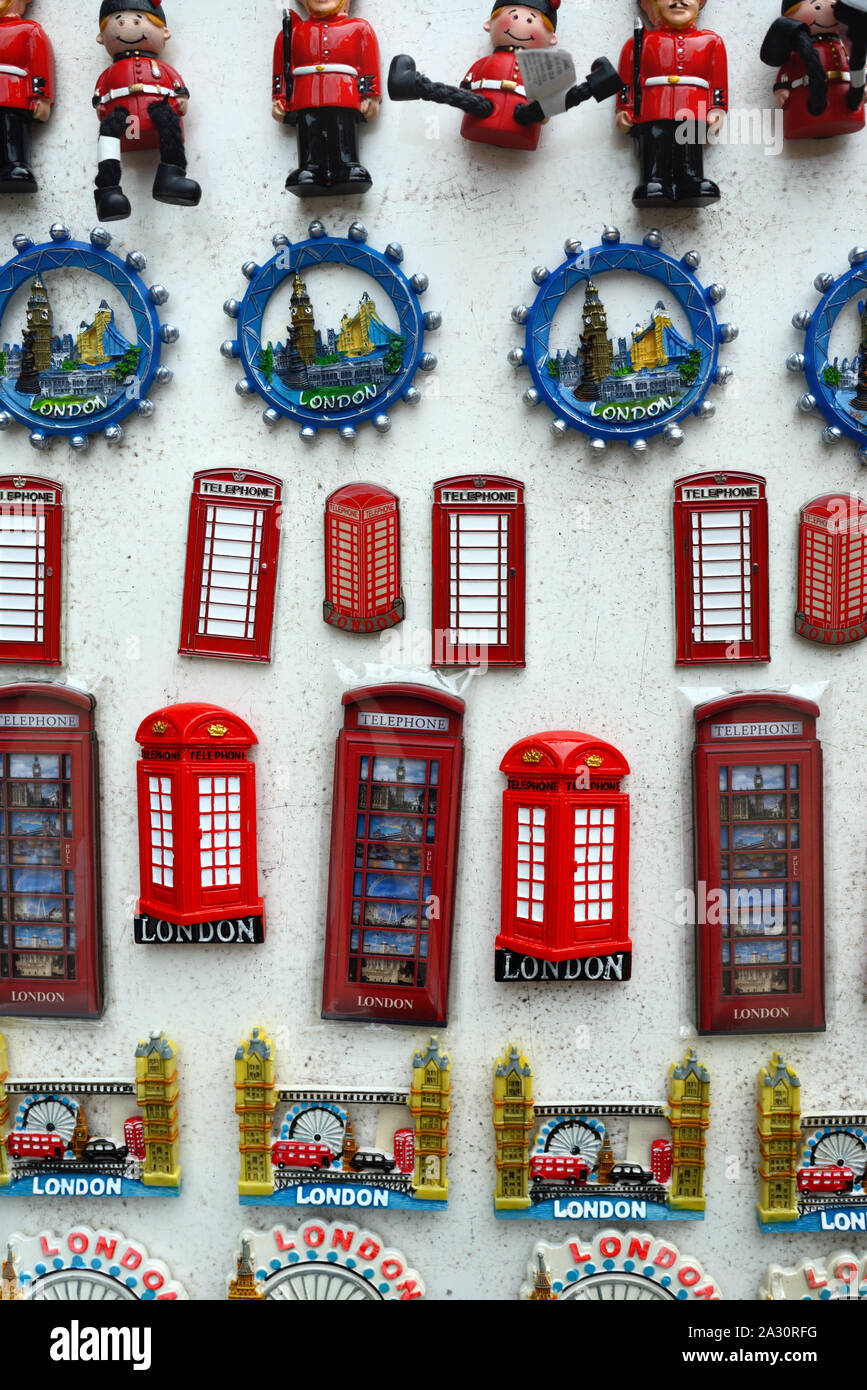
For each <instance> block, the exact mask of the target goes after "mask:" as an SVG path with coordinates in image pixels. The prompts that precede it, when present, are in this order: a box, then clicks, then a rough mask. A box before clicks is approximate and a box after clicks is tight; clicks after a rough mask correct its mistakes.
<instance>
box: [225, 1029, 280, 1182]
mask: <svg viewBox="0 0 867 1390" xmlns="http://www.w3.org/2000/svg"><path fill="white" fill-rule="evenodd" d="M274 1070H275V1068H274V1044H273V1043H272V1041H271V1039H270V1038H268V1037H266V1036H265V1034H264V1032H263V1031H262V1029H261V1028H254V1029H253V1031H252V1033H251V1034H250V1036H249V1038H245V1039H244V1040H243V1042H242V1043H241V1044H240V1046H239V1047H238V1049H237V1051H236V1053H235V1114H236V1115H237V1116H238V1117H239V1119H238V1131H239V1143H238V1150H239V1152H240V1155H241V1177H240V1181H239V1183H238V1191H239V1193H240V1194H241V1196H242V1197H267V1196H270V1194H271V1193H272V1192H273V1191H274V1170H273V1168H272V1167H271V1126H272V1124H273V1121H274V1110H275V1106H276V1100H275V1096H274V1088H275V1085H276V1082H275V1077H274Z"/></svg>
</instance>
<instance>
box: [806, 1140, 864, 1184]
mask: <svg viewBox="0 0 867 1390" xmlns="http://www.w3.org/2000/svg"><path fill="white" fill-rule="evenodd" d="M810 1163H817V1164H818V1163H827V1164H838V1165H840V1166H841V1167H846V1168H851V1169H853V1171H854V1172H855V1174H856V1175H857V1176H860V1174H861V1173H863V1172H864V1169H865V1166H867V1140H865V1139H864V1138H862V1136H861V1135H860V1134H858V1133H853V1132H852V1130H851V1129H826V1130H820V1132H819V1133H818V1134H817V1135H816V1137H815V1142H814V1143H813V1147H812V1151H811V1153H810Z"/></svg>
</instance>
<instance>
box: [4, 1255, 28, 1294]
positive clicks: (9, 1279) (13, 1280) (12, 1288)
mask: <svg viewBox="0 0 867 1390" xmlns="http://www.w3.org/2000/svg"><path fill="white" fill-rule="evenodd" d="M23 1298H24V1294H23V1293H22V1292H21V1289H20V1287H19V1284H18V1275H17V1274H16V1272H15V1260H14V1259H13V1257H12V1246H11V1245H7V1246H6V1259H5V1260H4V1261H3V1264H2V1267H0V1303H12V1302H14V1301H15V1300H16V1299H23Z"/></svg>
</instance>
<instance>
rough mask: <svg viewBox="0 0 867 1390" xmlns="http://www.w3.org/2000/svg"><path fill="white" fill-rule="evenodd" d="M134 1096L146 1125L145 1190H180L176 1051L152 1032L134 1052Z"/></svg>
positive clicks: (143, 1165) (160, 1035)
mask: <svg viewBox="0 0 867 1390" xmlns="http://www.w3.org/2000/svg"><path fill="white" fill-rule="evenodd" d="M135 1093H136V1100H137V1101H138V1106H139V1109H140V1110H141V1112H142V1120H143V1122H144V1149H145V1157H144V1161H143V1163H142V1182H143V1183H144V1185H145V1187H180V1185H181V1165H180V1163H179V1162H178V1068H177V1049H176V1047H175V1045H174V1043H173V1042H171V1041H170V1039H169V1038H167V1037H166V1035H165V1033H151V1034H150V1036H149V1037H147V1038H143V1039H142V1041H141V1042H140V1043H139V1045H138V1047H137V1048H136V1050H135Z"/></svg>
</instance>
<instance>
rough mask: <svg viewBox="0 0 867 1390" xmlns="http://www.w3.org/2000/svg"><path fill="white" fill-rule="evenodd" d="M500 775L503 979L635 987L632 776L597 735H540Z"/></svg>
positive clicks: (513, 754)
mask: <svg viewBox="0 0 867 1390" xmlns="http://www.w3.org/2000/svg"><path fill="white" fill-rule="evenodd" d="M500 771H501V772H504V773H505V775H506V778H507V787H506V790H505V792H504V793H503V881H502V893H501V900H500V902H501V906H500V933H499V936H498V937H497V941H496V956H495V978H496V979H497V980H501V981H522V982H523V981H527V980H628V979H629V977H630V974H631V971H632V942H631V941H630V939H629V797H628V795H627V794H626V793H625V792H621V790H620V783H621V780H622V778H624V777H625V776H626V775H627V773H628V772H629V764H628V763H627V761H626V759H625V758H624V756H623V754H622V753H620V752H618V750H617V749H616V748H613V747H612V746H611V744H610V743H603V742H601V740H600V739H596V738H593V737H591V736H590V735H589V734H580V733H568V732H557V733H545V734H534V735H533V736H532V737H531V738H525V739H522V740H521V741H520V743H516V744H515V746H514V748H510V749H509V751H508V753H507V754H506V756H505V758H504V759H503V761H502V762H501V763H500Z"/></svg>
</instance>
